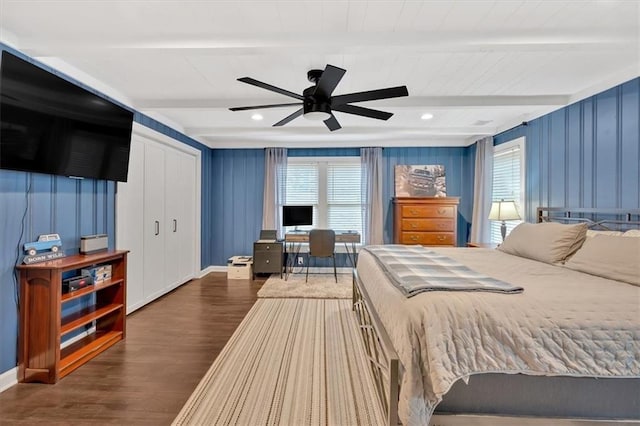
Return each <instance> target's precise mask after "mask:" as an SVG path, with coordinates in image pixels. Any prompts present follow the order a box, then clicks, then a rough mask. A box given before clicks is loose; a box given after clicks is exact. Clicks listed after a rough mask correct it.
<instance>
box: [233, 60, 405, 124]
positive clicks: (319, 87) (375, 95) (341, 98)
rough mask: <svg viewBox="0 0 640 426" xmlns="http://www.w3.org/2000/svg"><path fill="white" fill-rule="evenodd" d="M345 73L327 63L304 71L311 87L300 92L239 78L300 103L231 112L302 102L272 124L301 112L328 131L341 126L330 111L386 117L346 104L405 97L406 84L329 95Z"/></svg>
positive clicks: (261, 106) (298, 114)
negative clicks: (297, 108) (321, 66)
mask: <svg viewBox="0 0 640 426" xmlns="http://www.w3.org/2000/svg"><path fill="white" fill-rule="evenodd" d="M345 72H347V71H346V70H343V69H342V68H338V67H335V66H333V65H328V64H327V66H326V67H325V69H324V70H310V71H309V72H307V79H308V80H309V81H310V82H312V83H314V85H313V86H310V87H307V88H306V89H304V91H303V92H302V95H299V94H297V93H293V92H290V91H288V90H285V89H281V88H279V87H276V86H272V85H270V84H267V83H263V82H261V81H258V80H255V79H253V78H251V77H242V78H239V79H238V81H241V82H243V83H247V84H251V85H253V86H257V87H261V88H263V89H267V90H271V91H272V92H276V93H280V94H282V95H285V96H289V97H291V98H295V99H298V100H300V101H302V102H301V103H300V102H295V103H286V104H273V105H254V106H246V107H235V108H229V109H230V110H231V111H246V110H250V109H261V108H280V107H288V106H294V105H301V106H302V108H300V109H299V110H297V111H296V112H294V113H293V114H290V115H288V116H287V117H285V118H283V119H282V120H280V121H278V122H277V123H276V124H274V126H284V125H285V124H287V123H288V122H290V121H291V120H293V119H294V118H297V117H300V116H301V115H304V117H305V118H308V119H310V120H317V121H320V120H322V121H324V124H325V125H326V126H327V128H328V129H329V130H331V131H334V130H338V129H340V128H341V127H342V126H340V123H338V120H336V117H335V116H334V115H333V113H332V111H340V112H345V113H347V114H354V115H360V116H363V117H369V118H376V119H378V120H388V119H389V118H390V117H391V116H392V115H393V114H392V113H389V112H384V111H378V110H375V109H370V108H363V107H359V106H355V105H349V104H350V103H353V102H364V101H373V100H376V99H387V98H398V97H401V96H408V95H409V92H408V91H407V87H406V86H398V87H390V88H387V89H378V90H369V91H366V92H357V93H349V94H346V95H338V96H331V94H332V93H333V91H334V89H335V88H336V86H337V85H338V83H339V82H340V80H341V79H342V76H343V75H344V73H345Z"/></svg>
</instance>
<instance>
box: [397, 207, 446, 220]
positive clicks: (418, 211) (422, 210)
mask: <svg viewBox="0 0 640 426" xmlns="http://www.w3.org/2000/svg"><path fill="white" fill-rule="evenodd" d="M455 211H456V209H455V207H453V206H411V205H409V206H402V217H403V218H408V217H432V218H440V217H449V218H453V217H455Z"/></svg>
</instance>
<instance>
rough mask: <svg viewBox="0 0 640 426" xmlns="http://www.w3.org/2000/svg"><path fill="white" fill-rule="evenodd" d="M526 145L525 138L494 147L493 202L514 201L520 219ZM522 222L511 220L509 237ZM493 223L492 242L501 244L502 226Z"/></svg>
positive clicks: (508, 222)
mask: <svg viewBox="0 0 640 426" xmlns="http://www.w3.org/2000/svg"><path fill="white" fill-rule="evenodd" d="M524 144H525V138H524V137H522V138H518V139H514V140H512V141H509V142H505V143H503V144H500V145H496V146H494V147H493V193H492V194H493V195H492V201H500V200H513V201H515V202H516V206H517V208H518V213H520V217H522V218H524V212H525V209H524V207H525V205H524V164H525V162H524V152H525V150H524ZM521 222H522V221H521V220H509V221H507V222H505V223H506V225H507V235H508V234H509V232H511V230H512V229H513V228H515V227H516V225H518V224H519V223H521ZM501 224H502V223H501V222H499V221H496V220H492V221H491V228H490V229H491V242H492V243H501V242H502V235H501V233H500V225H501Z"/></svg>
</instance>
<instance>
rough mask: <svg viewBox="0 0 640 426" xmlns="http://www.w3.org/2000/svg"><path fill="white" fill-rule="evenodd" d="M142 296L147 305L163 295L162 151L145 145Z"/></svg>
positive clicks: (164, 222) (164, 235) (164, 173)
mask: <svg viewBox="0 0 640 426" xmlns="http://www.w3.org/2000/svg"><path fill="white" fill-rule="evenodd" d="M144 151H145V152H144V232H143V233H144V256H143V257H144V294H145V300H146V301H147V302H149V301H151V300H153V299H155V298H156V297H158V296H160V295H161V294H163V293H164V289H165V287H166V278H165V265H166V263H167V262H166V259H165V240H166V234H167V231H166V230H167V223H166V218H165V185H166V182H165V176H166V172H165V170H166V169H165V167H166V165H165V159H166V156H165V150H164V149H163V148H162V147H160V146H157V145H156V144H152V143H148V144H145V150H144Z"/></svg>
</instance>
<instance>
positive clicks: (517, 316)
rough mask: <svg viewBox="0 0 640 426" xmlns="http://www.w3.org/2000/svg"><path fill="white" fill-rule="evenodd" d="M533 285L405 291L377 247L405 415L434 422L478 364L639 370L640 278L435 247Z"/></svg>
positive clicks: (382, 306)
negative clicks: (631, 280)
mask: <svg viewBox="0 0 640 426" xmlns="http://www.w3.org/2000/svg"><path fill="white" fill-rule="evenodd" d="M430 249H433V250H434V251H436V252H437V253H439V254H442V255H443V256H447V257H450V258H452V259H454V260H456V261H457V262H460V263H461V264H463V265H466V266H468V267H469V268H471V269H473V270H475V271H478V272H479V273H481V274H486V275H487V276H490V277H494V278H496V279H499V280H503V281H505V282H509V283H512V284H514V285H518V286H522V287H523V288H524V289H525V291H523V292H522V293H518V294H513V295H509V296H505V295H504V294H500V293H493V292H487V291H431V292H425V293H421V294H418V295H417V296H415V297H410V298H407V297H405V296H404V295H403V294H402V292H401V291H400V290H399V289H398V288H396V287H395V286H394V285H393V284H391V283H390V282H389V279H388V278H387V275H386V273H385V272H384V271H383V270H382V268H381V267H380V266H379V264H378V262H377V261H376V260H375V259H374V257H373V255H372V254H371V251H370V250H369V251H368V250H362V251H361V253H360V256H358V268H357V269H358V276H359V277H360V279H361V281H362V283H363V285H364V286H365V288H366V291H367V293H368V294H369V297H370V299H371V302H372V304H373V306H374V307H375V310H376V312H377V314H378V316H379V318H380V321H381V322H382V324H383V325H384V327H385V329H386V330H387V333H388V334H389V338H390V339H391V342H392V343H393V346H394V348H395V349H396V351H397V353H398V357H399V359H400V363H401V364H402V386H401V388H400V398H399V407H398V408H399V415H400V419H401V420H402V423H403V424H404V425H407V426H414V425H427V424H429V420H430V417H431V413H432V412H433V410H434V408H435V406H436V405H437V404H438V402H439V401H440V400H441V399H442V396H443V395H444V394H445V393H446V392H447V391H448V390H449V388H450V387H451V386H452V385H453V384H454V383H455V382H456V381H457V380H459V379H465V378H468V377H469V376H470V375H473V374H479V373H510V374H513V373H521V374H528V375H536V376H540V375H544V376H572V377H602V378H609V377H615V378H619V377H626V378H640V287H636V286H633V285H631V284H627V283H623V282H618V281H612V280H607V279H604V278H600V277H597V276H594V275H589V274H584V273H581V272H576V271H573V270H570V269H567V268H564V267H560V266H553V265H548V264H545V263H541V262H536V261H533V260H529V259H524V258H520V257H516V256H511V255H508V254H506V253H503V252H501V251H499V250H485V249H479V248H469V249H466V248H430Z"/></svg>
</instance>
